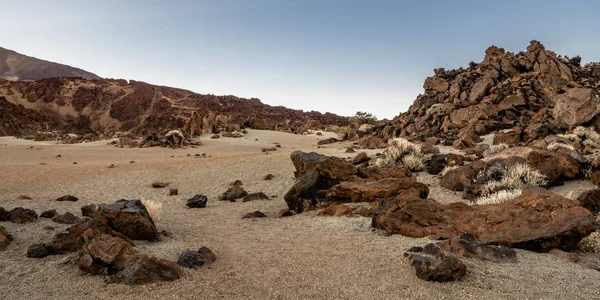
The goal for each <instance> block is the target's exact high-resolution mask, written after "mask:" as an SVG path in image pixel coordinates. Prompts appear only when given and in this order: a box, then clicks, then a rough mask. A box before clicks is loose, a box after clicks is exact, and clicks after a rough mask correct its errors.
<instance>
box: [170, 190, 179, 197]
mask: <svg viewBox="0 0 600 300" xmlns="http://www.w3.org/2000/svg"><path fill="white" fill-rule="evenodd" d="M178 194H179V190H177V189H169V196H177V195H178Z"/></svg>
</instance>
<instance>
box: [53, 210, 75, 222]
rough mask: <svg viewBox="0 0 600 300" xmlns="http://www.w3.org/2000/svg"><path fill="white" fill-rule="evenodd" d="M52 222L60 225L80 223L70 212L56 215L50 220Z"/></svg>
mask: <svg viewBox="0 0 600 300" xmlns="http://www.w3.org/2000/svg"><path fill="white" fill-rule="evenodd" d="M52 221H54V222H56V223H61V224H77V223H79V222H81V220H80V219H79V218H78V217H76V216H75V215H74V214H72V213H70V212H66V213H64V214H62V215H56V216H55V217H54V218H52Z"/></svg>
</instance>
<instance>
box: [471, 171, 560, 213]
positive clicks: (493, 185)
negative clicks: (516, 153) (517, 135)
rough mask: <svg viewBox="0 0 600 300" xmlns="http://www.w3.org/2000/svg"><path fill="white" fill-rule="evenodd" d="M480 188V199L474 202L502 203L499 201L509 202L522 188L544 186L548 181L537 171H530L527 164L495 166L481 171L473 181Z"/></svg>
mask: <svg viewBox="0 0 600 300" xmlns="http://www.w3.org/2000/svg"><path fill="white" fill-rule="evenodd" d="M475 181H476V182H477V183H481V184H483V185H482V186H481V197H480V198H478V199H477V200H476V201H475V202H476V203H478V204H483V203H504V202H501V201H505V202H506V201H511V200H514V199H515V198H517V197H518V196H516V197H513V198H511V196H515V195H516V194H517V192H516V191H519V194H520V191H521V190H522V189H524V188H528V187H533V186H546V185H547V184H548V181H547V180H546V176H544V175H543V174H542V173H540V172H539V171H537V170H534V169H532V168H531V167H530V166H529V165H527V164H521V163H518V164H515V165H512V166H510V167H508V168H506V167H503V166H501V165H495V166H492V167H491V168H489V169H487V170H485V171H481V172H480V173H479V174H478V175H477V178H476V180H475Z"/></svg>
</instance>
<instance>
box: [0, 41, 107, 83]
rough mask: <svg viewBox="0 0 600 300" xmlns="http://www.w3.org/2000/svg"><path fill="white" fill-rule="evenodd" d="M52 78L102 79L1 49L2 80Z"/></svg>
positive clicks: (65, 66) (0, 75) (76, 69)
mask: <svg viewBox="0 0 600 300" xmlns="http://www.w3.org/2000/svg"><path fill="white" fill-rule="evenodd" d="M52 77H82V78H85V79H100V77H99V76H98V75H96V74H94V73H90V72H87V71H84V70H82V69H78V68H74V67H71V66H67V65H63V64H59V63H54V62H49V61H45V60H41V59H37V58H35V57H29V56H26V55H23V54H20V53H17V52H15V51H12V50H9V49H5V48H2V47H0V79H7V80H40V79H45V78H52Z"/></svg>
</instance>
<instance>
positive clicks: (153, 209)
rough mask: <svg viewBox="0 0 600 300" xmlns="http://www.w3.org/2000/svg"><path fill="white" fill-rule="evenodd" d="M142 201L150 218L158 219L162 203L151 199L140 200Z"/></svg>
mask: <svg viewBox="0 0 600 300" xmlns="http://www.w3.org/2000/svg"><path fill="white" fill-rule="evenodd" d="M142 203H143V204H144V206H145V207H146V210H147V211H148V214H149V215H150V217H151V218H152V220H154V221H159V220H160V213H161V212H162V206H163V205H162V203H160V202H158V201H152V200H142Z"/></svg>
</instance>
